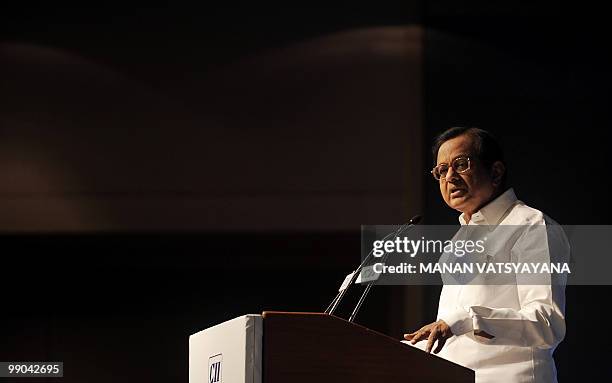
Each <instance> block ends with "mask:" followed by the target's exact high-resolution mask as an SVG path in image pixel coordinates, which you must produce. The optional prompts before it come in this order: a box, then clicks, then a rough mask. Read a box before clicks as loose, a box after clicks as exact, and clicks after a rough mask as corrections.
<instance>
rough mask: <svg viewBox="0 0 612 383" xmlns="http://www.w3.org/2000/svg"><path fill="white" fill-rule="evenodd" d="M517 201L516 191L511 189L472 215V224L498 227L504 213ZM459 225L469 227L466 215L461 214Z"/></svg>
mask: <svg viewBox="0 0 612 383" xmlns="http://www.w3.org/2000/svg"><path fill="white" fill-rule="evenodd" d="M516 201H517V198H516V194H514V189H512V188H509V189H508V190H506V191H505V192H503V193H502V194H500V195H499V196H498V197H497V198H495V199H494V200H493V201H491V202H489V203H488V204H486V205H485V206H483V207H482V208H481V209H480V210H478V211H477V212H476V213H474V214H472V218H471V219H470V223H472V222H473V223H474V224H476V225H497V224H498V223H499V221H500V220H501V219H502V217H503V215H504V213H505V212H506V211H507V210H508V208H510V206H512V205H513V204H514V203H515V202H516ZM459 223H460V224H461V225H467V223H466V222H465V214H463V213H461V215H460V216H459Z"/></svg>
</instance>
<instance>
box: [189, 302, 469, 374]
mask: <svg viewBox="0 0 612 383" xmlns="http://www.w3.org/2000/svg"><path fill="white" fill-rule="evenodd" d="M301 382H309V383H313V382H317V383H326V382H334V383H344V382H347V383H349V382H350V383H354V382H364V383H365V382H385V383H391V382H403V383H405V382H427V383H433V382H454V383H463V382H466V383H467V382H474V371H473V370H471V369H468V368H465V367H462V366H460V365H458V364H455V363H452V362H450V361H448V360H446V359H443V358H440V357H438V356H436V355H434V354H428V353H426V352H424V351H422V350H420V349H418V348H416V347H413V346H410V345H407V344H404V343H402V342H400V341H399V340H396V339H393V338H391V337H388V336H386V335H383V334H381V333H378V332H376V331H373V330H370V329H368V328H366V327H363V326H360V325H358V324H355V323H350V322H348V321H346V320H344V319H341V318H338V317H335V316H332V315H327V314H320V313H291V312H276V311H265V312H263V314H262V315H245V316H242V317H238V318H235V319H232V320H230V321H227V322H224V323H221V324H219V325H216V326H213V327H210V328H208V329H206V330H203V331H200V332H198V333H196V334H193V335H191V336H190V337H189V383H301Z"/></svg>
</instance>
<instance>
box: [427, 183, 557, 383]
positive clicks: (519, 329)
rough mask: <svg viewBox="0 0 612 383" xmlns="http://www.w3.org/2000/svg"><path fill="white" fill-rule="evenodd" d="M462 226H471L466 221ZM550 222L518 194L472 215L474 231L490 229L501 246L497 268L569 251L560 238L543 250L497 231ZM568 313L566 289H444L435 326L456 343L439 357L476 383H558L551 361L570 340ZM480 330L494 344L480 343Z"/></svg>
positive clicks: (554, 286)
mask: <svg viewBox="0 0 612 383" xmlns="http://www.w3.org/2000/svg"><path fill="white" fill-rule="evenodd" d="M459 222H460V223H461V225H466V221H465V219H464V215H463V214H461V216H460V217H459ZM547 222H548V223H549V224H550V222H553V221H552V220H550V219H549V218H548V217H546V216H545V215H544V214H543V213H542V212H540V211H538V210H536V209H533V208H531V207H528V206H526V205H525V204H524V203H523V202H521V201H519V200H517V198H516V195H515V194H514V190H513V189H508V190H507V191H506V192H504V193H503V194H501V195H500V196H499V197H497V198H496V199H495V200H493V201H492V202H490V203H489V204H487V205H486V206H485V207H483V208H482V209H480V211H478V212H476V213H475V214H473V215H472V217H471V220H470V222H469V225H491V227H492V228H493V229H491V230H493V232H492V233H490V234H489V237H492V238H494V241H495V243H499V244H502V246H498V247H497V248H496V250H495V254H488V255H490V256H492V257H493V258H494V259H496V260H500V261H505V260H509V259H510V258H512V259H515V260H518V262H521V261H530V260H533V258H534V255H535V257H537V258H539V259H542V258H548V257H549V255H548V253H549V251H548V250H549V248H550V247H551V246H553V245H555V244H554V243H552V242H559V243H561V245H562V246H561V247H564V248H565V247H566V248H567V249H568V250H569V246H568V245H567V239H566V238H565V236H564V234H563V233H562V231H561V234H560V236H559V237H551V236H550V235H549V236H548V238H547V236H546V235H543V236H539V237H540V241H539V242H538V243H539V245H538V246H533V243H525V241H524V239H523V237H519V238H517V236H511V235H510V234H508V233H510V232H511V231H509V230H505V231H504V230H497V228H498V227H499V226H498V225H522V226H523V227H525V226H529V227H532V226H531V225H546V224H547ZM539 227H540V228H542V226H539ZM545 229H549V227H546V228H545ZM497 232H499V233H497ZM544 232H546V231H544ZM496 235H497V237H495V236H496ZM500 236H501V237H500ZM504 236H506V237H504ZM489 240H490V239H489ZM542 244H543V246H542ZM564 313H565V284H564V283H561V284H556V283H555V284H540V285H525V284H518V283H517V284H510V285H450V284H447V285H444V287H443V288H442V293H441V294H440V302H439V305H438V319H442V320H444V321H445V322H446V323H447V324H448V325H449V326H450V327H451V330H452V332H453V334H455V335H454V336H452V337H451V338H449V339H448V340H447V342H446V344H445V345H444V348H443V349H442V350H441V351H440V353H439V354H438V356H440V357H442V358H445V359H448V360H451V361H453V362H455V363H458V364H460V365H463V366H465V367H468V368H471V369H473V370H475V371H476V382H477V383H488V382H495V383H502V382H512V383H517V382H538V383H539V382H556V381H557V371H556V368H555V363H554V360H553V356H552V355H553V351H554V350H555V347H556V346H557V345H558V344H559V343H560V342H561V340H563V338H564V336H565V318H564ZM479 330H481V331H484V332H486V333H487V334H490V335H493V336H494V338H492V339H487V338H485V337H482V336H478V335H475V334H474V332H478V331H479Z"/></svg>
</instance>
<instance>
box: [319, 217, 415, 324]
mask: <svg viewBox="0 0 612 383" xmlns="http://www.w3.org/2000/svg"><path fill="white" fill-rule="evenodd" d="M420 220H421V216H420V215H416V216H414V217H412V219H411V220H410V221H408V223H406V224H404V225H401V226H400V227H399V229H397V230H396V231H395V232H393V233H389V234H387V235H386V236H385V237H384V238H383V239H382V241H386V240H387V239H389V237H391V236H392V235H393V238H394V239H395V238H397V236H399V235H400V234H401V233H402V232H403V231H404V230H406V229H408V228H410V227H412V226H414V225H416V224H417V223H418V222H419V221H420ZM373 253H374V249H372V250H370V252H369V253H368V255H367V256H366V257H365V258H364V259H363V261H362V262H361V264H360V265H359V267H357V269H356V270H355V271H353V273H352V276H351V279H350V281H349V283H348V284H347V285H346V287H345V288H344V289H343V290H340V291H339V292H338V294H336V296H335V297H334V299H333V300H332V301H331V302H330V304H329V306H327V308H326V309H325V313H326V314H329V315H333V314H334V311H336V308H338V305H339V304H340V302H341V301H342V298H344V295H345V294H346V292H347V290H348V289H349V287H350V286H351V285H353V284H354V283H355V281H356V280H357V277H358V276H359V274H360V273H361V270H362V269H363V268H364V267H365V265H366V264H367V263H368V262H369V261H370V259H371V258H372V254H373ZM385 255H387V256H388V254H386V253H385ZM385 259H386V258H385ZM371 286H372V284H369V285H367V286H366V290H365V291H364V293H363V294H362V295H361V297H360V299H359V303H358V306H357V307H356V308H355V310H353V313H352V314H351V319H349V321H350V322H352V320H353V319H354V318H355V316H356V315H357V311H358V310H359V308H361V305H362V304H363V301H364V300H365V297H366V296H367V294H368V293H369V291H370V289H371Z"/></svg>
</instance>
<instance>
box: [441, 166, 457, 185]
mask: <svg viewBox="0 0 612 383" xmlns="http://www.w3.org/2000/svg"><path fill="white" fill-rule="evenodd" d="M458 178H459V173H457V172H456V171H455V169H453V167H452V166H449V167H448V170H447V171H446V177H444V179H445V180H446V182H454V181H456V180H457V179H458Z"/></svg>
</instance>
